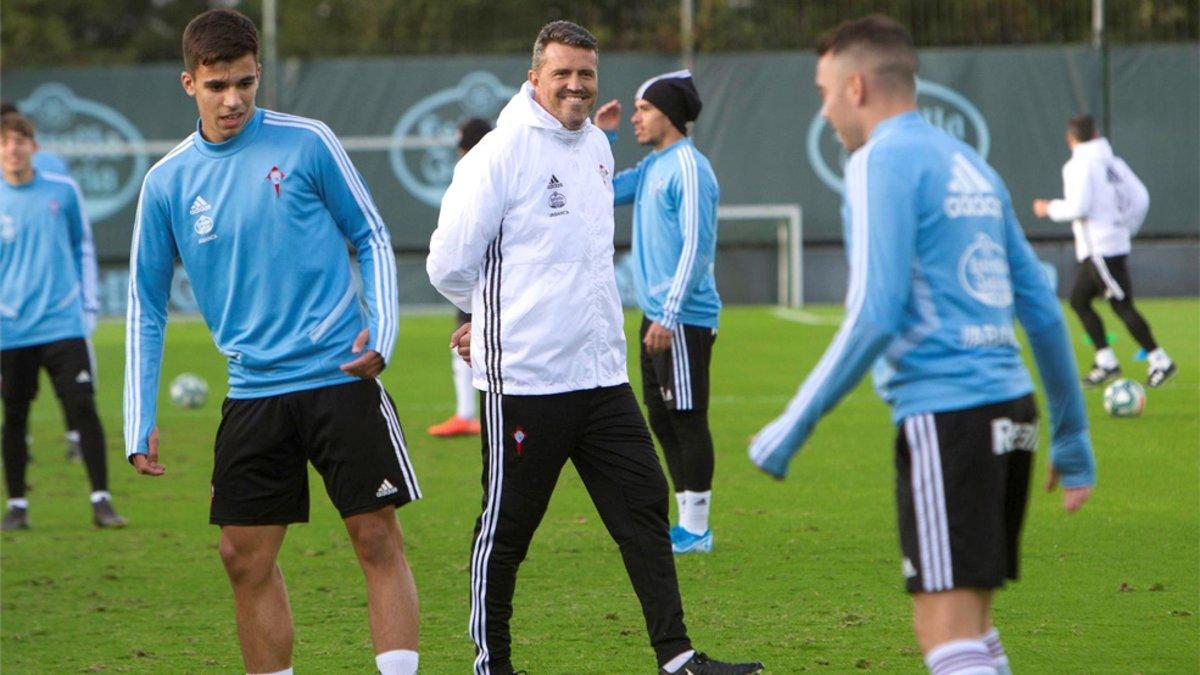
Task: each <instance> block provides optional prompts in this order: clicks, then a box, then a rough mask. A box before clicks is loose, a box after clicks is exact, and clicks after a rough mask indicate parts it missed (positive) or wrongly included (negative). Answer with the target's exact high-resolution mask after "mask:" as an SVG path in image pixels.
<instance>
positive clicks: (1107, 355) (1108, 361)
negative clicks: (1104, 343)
mask: <svg viewBox="0 0 1200 675" xmlns="http://www.w3.org/2000/svg"><path fill="white" fill-rule="evenodd" d="M1096 365H1098V366H1100V367H1101V368H1105V369H1107V370H1112V369H1113V368H1116V367H1117V366H1118V365H1120V364H1119V363H1118V362H1117V355H1116V354H1115V353H1113V350H1112V347H1105V348H1104V349H1097V350H1096Z"/></svg>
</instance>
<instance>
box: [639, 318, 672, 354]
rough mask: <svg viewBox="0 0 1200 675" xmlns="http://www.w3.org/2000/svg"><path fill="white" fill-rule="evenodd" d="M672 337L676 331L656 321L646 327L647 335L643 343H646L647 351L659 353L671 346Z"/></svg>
mask: <svg viewBox="0 0 1200 675" xmlns="http://www.w3.org/2000/svg"><path fill="white" fill-rule="evenodd" d="M672 337H674V333H672V332H671V331H669V330H667V329H666V328H663V327H662V324H660V323H658V322H657V321H655V322H653V323H651V324H650V327H649V328H647V329H646V337H644V338H642V344H644V345H646V351H647V352H650V353H651V354H658V353H659V352H665V351H667V350H668V349H670V348H671V338H672Z"/></svg>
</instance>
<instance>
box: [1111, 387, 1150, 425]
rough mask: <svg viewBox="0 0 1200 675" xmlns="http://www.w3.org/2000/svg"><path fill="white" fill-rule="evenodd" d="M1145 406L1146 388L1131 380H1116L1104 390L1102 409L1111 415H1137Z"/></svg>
mask: <svg viewBox="0 0 1200 675" xmlns="http://www.w3.org/2000/svg"><path fill="white" fill-rule="evenodd" d="M1145 407H1146V390H1145V389H1143V388H1142V385H1140V384H1138V383H1137V382H1134V381H1133V380H1117V381H1116V382H1113V383H1112V384H1110V385H1108V388H1107V389H1105V390H1104V409H1105V410H1107V411H1108V414H1109V415H1112V416H1113V417H1137V416H1138V415H1141V414H1142V408H1145Z"/></svg>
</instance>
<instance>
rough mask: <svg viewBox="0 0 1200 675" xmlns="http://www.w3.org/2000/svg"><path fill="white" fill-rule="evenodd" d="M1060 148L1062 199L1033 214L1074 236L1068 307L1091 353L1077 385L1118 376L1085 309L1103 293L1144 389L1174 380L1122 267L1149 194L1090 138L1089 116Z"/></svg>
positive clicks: (1104, 142) (1043, 203) (1070, 128)
mask: <svg viewBox="0 0 1200 675" xmlns="http://www.w3.org/2000/svg"><path fill="white" fill-rule="evenodd" d="M1067 147H1069V148H1070V149H1071V159H1069V160H1067V163H1066V164H1064V165H1063V169H1062V176H1063V198H1062V199H1053V200H1050V199H1035V200H1034V202H1033V212H1034V214H1035V215H1037V217H1039V218H1050V219H1051V220H1053V221H1055V222H1060V223H1066V222H1069V223H1071V231H1072V232H1073V233H1074V234H1075V259H1076V260H1078V261H1079V265H1078V266H1077V267H1076V273H1075V284H1074V286H1072V288H1071V308H1072V309H1074V310H1075V313H1076V314H1077V315H1078V316H1079V320H1080V322H1082V323H1083V328H1084V330H1085V331H1087V334H1088V337H1089V338H1091V340H1092V344H1093V345H1095V347H1096V358H1095V361H1094V363H1093V365H1092V369H1091V371H1090V372H1088V374H1087V375H1086V376H1085V377H1084V378H1083V382H1084V384H1085V385H1088V386H1093V387H1095V386H1099V385H1101V384H1104V383H1105V382H1108V381H1109V380H1112V379H1115V378H1116V377H1117V376H1119V375H1120V374H1121V364H1120V362H1119V361H1118V360H1117V355H1116V354H1115V353H1114V352H1113V350H1112V347H1110V346H1109V345H1108V337H1107V335H1106V333H1105V332H1104V322H1103V321H1102V320H1101V319H1100V315H1099V314H1097V313H1096V310H1095V309H1093V308H1092V299H1093V298H1095V297H1096V296H1098V295H1103V296H1104V297H1106V298H1108V301H1109V303H1110V304H1111V305H1112V308H1113V311H1114V312H1116V314H1117V316H1119V317H1120V318H1121V321H1122V322H1124V323H1125V327H1126V328H1128V329H1129V332H1130V334H1131V335H1133V339H1134V340H1136V341H1137V342H1138V344H1139V345H1141V346H1142V349H1144V350H1146V355H1147V360H1148V361H1149V372H1148V373H1147V376H1146V383H1147V384H1149V385H1150V386H1151V387H1158V386H1160V385H1162V384H1163V383H1164V382H1166V381H1167V380H1169V379H1171V378H1172V377H1173V376H1174V375H1175V371H1176V367H1175V363H1174V362H1172V361H1171V357H1169V356H1167V352H1166V351H1165V350H1164V349H1163V348H1162V347H1159V346H1158V343H1157V342H1156V341H1155V340H1154V335H1153V334H1152V333H1151V331H1150V324H1148V323H1146V319H1145V318H1143V317H1142V315H1141V313H1140V312H1138V311H1137V308H1136V307H1134V306H1133V284H1132V283H1131V281H1130V277H1129V269H1128V267H1127V265H1128V258H1129V251H1130V247H1131V239H1132V238H1133V235H1134V234H1136V233H1137V231H1138V229H1139V228H1140V227H1141V224H1142V221H1143V220H1144V219H1145V217H1146V211H1148V210H1149V208H1150V195H1149V193H1148V192H1147V191H1146V187H1145V186H1144V185H1142V182H1141V181H1140V180H1138V177H1137V176H1136V175H1134V173H1133V171H1132V170H1130V168H1129V165H1127V164H1126V163H1125V162H1124V161H1123V160H1121V158H1119V157H1116V156H1114V155H1113V151H1112V146H1111V145H1109V143H1108V139H1106V138H1104V137H1102V136H1100V135H1099V134H1097V132H1096V122H1095V120H1094V119H1093V118H1092V116H1091V115H1076V116H1074V117H1072V118H1071V119H1070V120H1069V121H1068V122H1067Z"/></svg>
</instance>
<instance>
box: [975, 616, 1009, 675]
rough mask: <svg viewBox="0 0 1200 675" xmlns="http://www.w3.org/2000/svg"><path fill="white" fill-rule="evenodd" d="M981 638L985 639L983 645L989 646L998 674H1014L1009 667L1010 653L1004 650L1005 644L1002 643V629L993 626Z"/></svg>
mask: <svg viewBox="0 0 1200 675" xmlns="http://www.w3.org/2000/svg"><path fill="white" fill-rule="evenodd" d="M980 640H983V645H984V646H985V647H987V650H988V656H989V657H990V658H991V659H992V667H993V668H995V669H996V675H1012V669H1010V668H1009V667H1008V654H1006V653H1005V652H1004V645H1002V644H1000V631H998V630H996V629H995V628H994V627H993V628H992V629H991V630H989V631H988V632H986V633H984V634H983V637H981V638H980Z"/></svg>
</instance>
